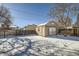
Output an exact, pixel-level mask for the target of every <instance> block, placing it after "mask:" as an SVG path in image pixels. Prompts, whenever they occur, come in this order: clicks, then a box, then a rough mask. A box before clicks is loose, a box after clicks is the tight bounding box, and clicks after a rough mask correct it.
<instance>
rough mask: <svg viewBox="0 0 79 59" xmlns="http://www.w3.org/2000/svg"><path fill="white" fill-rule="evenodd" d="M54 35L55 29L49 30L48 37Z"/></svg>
mask: <svg viewBox="0 0 79 59" xmlns="http://www.w3.org/2000/svg"><path fill="white" fill-rule="evenodd" d="M54 34H56V28H55V27H51V28H49V35H54Z"/></svg>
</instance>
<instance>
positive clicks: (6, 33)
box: [0, 30, 36, 38]
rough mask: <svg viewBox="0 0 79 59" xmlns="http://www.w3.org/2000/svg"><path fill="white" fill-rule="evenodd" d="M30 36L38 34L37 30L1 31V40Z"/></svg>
mask: <svg viewBox="0 0 79 59" xmlns="http://www.w3.org/2000/svg"><path fill="white" fill-rule="evenodd" d="M28 34H36V31H35V30H6V31H0V38H1V37H4V38H5V37H9V36H21V35H28Z"/></svg>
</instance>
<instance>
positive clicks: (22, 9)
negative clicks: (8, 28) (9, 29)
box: [3, 3, 75, 27]
mask: <svg viewBox="0 0 79 59" xmlns="http://www.w3.org/2000/svg"><path fill="white" fill-rule="evenodd" d="M3 5H4V6H5V7H7V8H9V10H10V12H11V14H12V16H13V24H14V25H17V26H19V27H24V26H26V25H28V24H40V23H44V22H47V21H48V20H49V16H48V12H49V9H50V8H51V7H52V6H53V5H52V4H47V3H43V4H42V3H37V4H34V3H31V4H29V3H25V4H23V3H17V4H15V3H7V4H3ZM73 20H74V21H75V17H73Z"/></svg>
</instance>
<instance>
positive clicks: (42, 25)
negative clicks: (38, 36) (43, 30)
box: [38, 22, 48, 26]
mask: <svg viewBox="0 0 79 59" xmlns="http://www.w3.org/2000/svg"><path fill="white" fill-rule="evenodd" d="M47 23H48V22H45V23H41V24H39V25H38V26H43V25H46V24H47Z"/></svg>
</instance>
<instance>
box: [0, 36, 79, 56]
mask: <svg viewBox="0 0 79 59" xmlns="http://www.w3.org/2000/svg"><path fill="white" fill-rule="evenodd" d="M0 55H6V56H8V55H9V56H79V37H74V36H66V37H65V36H63V35H56V36H51V37H42V36H37V35H29V36H22V37H13V38H4V39H0Z"/></svg>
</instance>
